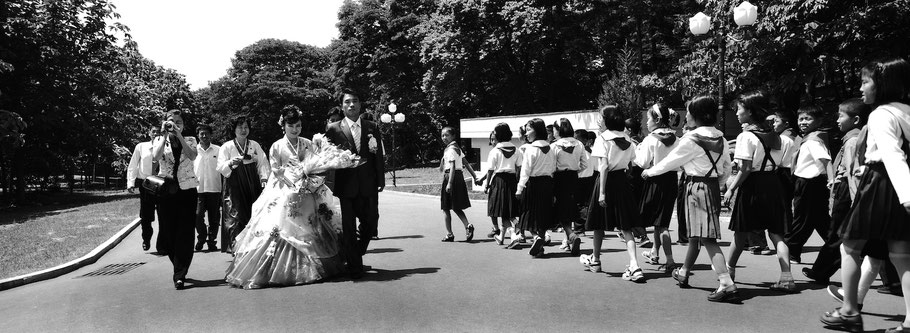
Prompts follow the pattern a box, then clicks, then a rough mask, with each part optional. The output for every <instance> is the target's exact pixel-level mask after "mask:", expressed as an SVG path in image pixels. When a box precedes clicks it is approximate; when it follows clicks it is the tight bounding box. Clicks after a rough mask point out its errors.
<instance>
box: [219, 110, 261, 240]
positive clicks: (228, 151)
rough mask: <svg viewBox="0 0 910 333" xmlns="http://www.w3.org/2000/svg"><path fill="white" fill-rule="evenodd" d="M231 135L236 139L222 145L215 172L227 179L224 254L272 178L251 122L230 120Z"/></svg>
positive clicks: (239, 119)
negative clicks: (254, 137)
mask: <svg viewBox="0 0 910 333" xmlns="http://www.w3.org/2000/svg"><path fill="white" fill-rule="evenodd" d="M228 130H229V131H228V132H233V133H234V139H233V140H231V141H228V142H225V143H224V144H223V145H221V149H220V150H219V151H218V166H216V169H217V170H218V172H220V173H221V175H222V176H224V178H225V179H224V186H222V191H223V192H222V198H223V200H222V202H223V204H224V206H223V207H222V210H221V211H222V216H223V217H222V225H221V251H222V252H233V248H234V247H233V245H234V239H235V238H236V237H237V235H238V234H240V232H241V231H243V228H245V227H246V224H247V222H249V221H250V214H251V213H252V210H253V202H255V201H256V199H257V198H259V194H260V193H262V188H263V187H264V186H265V183H266V181H267V180H268V179H269V173H271V168H270V167H269V161H268V157H267V156H266V155H265V152H264V151H263V150H262V147H261V146H259V143H257V142H256V141H253V140H250V139H248V138H247V136H248V135H249V134H250V122H249V119H247V118H246V117H238V118H237V119H234V120H233V121H231V127H230V128H228Z"/></svg>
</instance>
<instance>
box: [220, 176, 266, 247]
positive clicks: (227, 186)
mask: <svg viewBox="0 0 910 333" xmlns="http://www.w3.org/2000/svg"><path fill="white" fill-rule="evenodd" d="M223 188H224V190H223V191H222V207H221V209H222V212H223V213H222V214H223V215H222V216H223V219H222V223H223V224H224V227H226V228H227V229H228V230H230V233H231V234H232V235H234V236H236V235H237V234H239V233H240V231H242V230H243V229H244V228H246V224H247V223H248V222H250V214H252V211H253V202H256V199H259V194H261V193H262V183H260V182H259V170H258V168H257V164H256V163H250V164H242V165H240V166H239V167H237V168H236V169H234V171H233V172H231V176H230V177H227V178H225V179H224V186H223ZM225 243H228V242H225Z"/></svg>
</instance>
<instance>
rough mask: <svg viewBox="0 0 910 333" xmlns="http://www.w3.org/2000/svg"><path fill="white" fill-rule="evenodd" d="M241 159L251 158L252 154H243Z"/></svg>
mask: <svg viewBox="0 0 910 333" xmlns="http://www.w3.org/2000/svg"><path fill="white" fill-rule="evenodd" d="M243 159H245V160H252V159H253V156H250V154H243Z"/></svg>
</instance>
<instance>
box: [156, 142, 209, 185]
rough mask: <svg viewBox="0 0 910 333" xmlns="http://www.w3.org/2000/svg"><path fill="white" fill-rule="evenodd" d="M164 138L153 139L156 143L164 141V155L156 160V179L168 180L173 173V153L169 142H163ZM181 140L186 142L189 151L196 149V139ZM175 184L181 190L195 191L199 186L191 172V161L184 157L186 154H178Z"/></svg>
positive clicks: (193, 172)
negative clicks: (178, 164) (157, 167)
mask: <svg viewBox="0 0 910 333" xmlns="http://www.w3.org/2000/svg"><path fill="white" fill-rule="evenodd" d="M165 138H166V136H159V137H157V138H155V142H156V143H157V142H159V141H161V140H164V154H163V155H161V159H160V160H158V165H159V169H158V177H163V178H170V177H171V176H173V173H174V164H175V163H174V161H175V160H174V151H173V150H171V141H170V140H165ZM183 139H184V140H186V144H187V145H189V146H190V149H196V138H193V137H184V138H183ZM184 149H186V148H184ZM177 184H178V185H179V186H180V189H181V190H189V189H195V188H196V186H199V181H198V180H197V179H196V172H195V171H193V160H191V159H189V158H188V157H186V154H183V153H181V154H180V166H179V167H177Z"/></svg>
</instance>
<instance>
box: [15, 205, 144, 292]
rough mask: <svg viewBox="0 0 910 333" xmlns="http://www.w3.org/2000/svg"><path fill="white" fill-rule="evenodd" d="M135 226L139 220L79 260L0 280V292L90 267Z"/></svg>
mask: <svg viewBox="0 0 910 333" xmlns="http://www.w3.org/2000/svg"><path fill="white" fill-rule="evenodd" d="M137 226H139V218H136V219H135V220H133V222H130V223H129V224H127V225H126V226H125V227H123V229H120V231H118V232H117V233H116V234H114V236H112V237H111V238H109V239H108V240H107V241H105V242H104V243H101V245H98V247H96V248H95V249H94V250H92V251H91V252H89V253H88V254H86V255H84V256H82V257H80V258H77V259H74V260H72V261H70V262H67V263H64V264H61V265H58V266H56V267H51V268H48V269H45V270H41V271H37V272H34V273H29V274H25V275H20V276H16V277H11V278H8V279H3V280H0V291H2V290H7V289H12V288H15V287H19V286H24V285H26V284H29V283H33V282H38V281H44V280H48V279H53V278H55V277H58V276H61V275H64V274H67V273H70V272H72V271H75V270H77V269H79V268H82V267H85V266H87V265H91V264H93V263H95V262H96V261H98V259H100V258H101V257H102V256H103V255H104V254H105V253H107V251H110V250H111V249H113V248H114V247H115V246H117V244H120V241H122V240H123V239H124V238H126V236H128V235H129V234H130V232H132V231H133V229H136V227H137Z"/></svg>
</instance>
